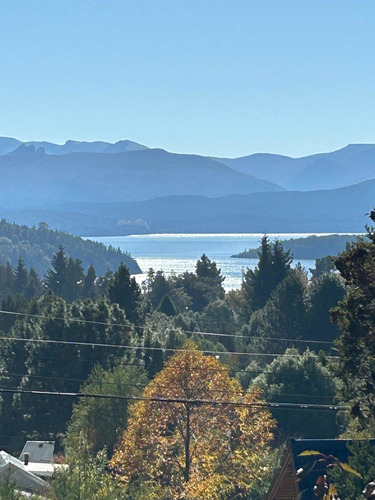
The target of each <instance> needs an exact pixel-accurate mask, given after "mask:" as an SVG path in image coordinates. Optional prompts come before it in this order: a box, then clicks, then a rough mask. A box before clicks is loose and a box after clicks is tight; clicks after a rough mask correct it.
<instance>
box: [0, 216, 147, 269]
mask: <svg viewBox="0 0 375 500" xmlns="http://www.w3.org/2000/svg"><path fill="white" fill-rule="evenodd" d="M61 245H62V246H63V247H64V249H65V251H66V253H67V254H68V255H74V257H75V258H78V259H80V260H81V262H82V266H83V268H84V269H85V270H87V269H88V268H89V266H90V265H92V266H93V267H94V268H95V270H96V271H97V273H99V274H105V273H106V271H107V270H108V269H110V270H111V271H115V270H116V269H117V268H118V267H119V265H120V263H121V262H124V264H126V266H127V267H128V268H129V270H130V272H131V273H132V274H136V273H140V272H141V270H140V268H139V266H138V264H137V262H136V261H135V260H134V259H133V258H132V257H131V256H130V255H129V254H127V253H124V252H121V250H120V249H116V248H113V247H111V246H109V247H106V246H105V245H103V244H102V243H97V242H94V241H90V240H84V239H82V238H80V237H78V236H73V235H71V234H69V233H66V232H61V231H57V230H53V229H50V228H49V227H48V225H47V224H45V223H43V222H41V223H40V224H39V225H38V227H36V226H32V227H27V226H20V225H18V224H14V223H13V224H12V223H9V222H7V221H6V220H5V219H2V220H1V221H0V255H1V262H2V263H3V264H6V263H7V262H9V263H10V264H11V265H12V266H16V265H17V262H18V259H19V258H22V259H23V261H24V263H25V265H26V267H27V268H31V267H32V268H33V269H34V270H35V271H36V272H37V273H38V274H39V275H41V276H44V275H45V273H46V272H47V270H48V269H49V268H50V266H51V259H52V256H53V255H54V253H55V252H56V251H57V250H58V249H59V247H60V246H61Z"/></svg>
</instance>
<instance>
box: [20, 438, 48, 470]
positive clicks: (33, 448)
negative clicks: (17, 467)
mask: <svg viewBox="0 0 375 500" xmlns="http://www.w3.org/2000/svg"><path fill="white" fill-rule="evenodd" d="M54 449H55V443H54V441H26V444H25V446H24V447H23V450H22V451H21V455H20V457H19V458H20V460H21V461H22V462H23V461H24V459H25V457H24V454H25V453H28V454H29V461H30V462H35V463H41V464H48V463H53V462H54V458H53V451H54Z"/></svg>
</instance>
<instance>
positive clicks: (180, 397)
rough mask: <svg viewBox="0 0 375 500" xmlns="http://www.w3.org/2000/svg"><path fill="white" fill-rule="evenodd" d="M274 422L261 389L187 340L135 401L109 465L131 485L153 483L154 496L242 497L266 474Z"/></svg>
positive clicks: (118, 476)
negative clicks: (246, 385)
mask: <svg viewBox="0 0 375 500" xmlns="http://www.w3.org/2000/svg"><path fill="white" fill-rule="evenodd" d="M273 428H274V421H273V420H272V418H271V416H270V413H269V412H268V410H267V409H266V408H265V407H264V406H263V401H262V400H261V394H260V391H259V390H257V389H255V390H253V392H251V393H246V394H245V393H244V392H243V390H242V389H241V386H240V384H239V382H238V381H237V380H235V379H233V378H231V377H230V376H229V369H228V368H227V367H226V366H225V365H223V364H221V363H220V362H219V361H218V359H216V358H215V357H212V356H205V355H204V353H203V352H201V351H199V350H198V349H197V347H196V345H195V344H194V343H193V342H192V341H188V342H187V343H186V344H185V346H184V348H183V349H181V350H179V351H178V352H176V354H175V355H174V356H173V357H172V358H171V359H170V360H169V362H168V363H167V364H166V365H165V368H164V369H163V370H162V371H161V372H160V373H159V374H158V375H157V376H156V377H155V379H154V380H153V381H152V382H151V383H150V384H149V386H148V387H147V388H146V389H145V391H144V393H143V400H141V401H139V402H138V403H136V404H134V405H133V407H132V410H131V416H130V419H129V424H128V428H127V430H126V431H125V433H124V435H123V438H122V440H121V442H120V443H119V444H118V446H117V450H116V452H115V454H114V457H113V459H112V462H111V466H112V468H113V471H114V473H115V475H116V477H117V479H118V481H119V482H121V483H122V484H123V485H124V487H125V488H130V489H131V488H132V485H133V486H134V485H138V486H137V487H144V486H145V485H146V484H147V485H148V486H147V487H148V491H152V488H155V496H154V497H153V496H152V493H150V495H151V496H148V498H158V499H161V498H169V499H177V498H186V499H198V498H199V499H211V500H212V499H220V498H225V497H226V496H227V495H229V494H231V493H236V498H241V496H242V495H245V494H246V492H247V491H248V490H249V488H251V485H252V483H253V482H254V481H256V480H259V478H260V476H261V475H262V474H264V472H265V470H264V469H265V468H264V467H263V461H262V458H263V457H265V456H266V455H267V453H268V451H269V443H270V441H271V440H272V430H273Z"/></svg>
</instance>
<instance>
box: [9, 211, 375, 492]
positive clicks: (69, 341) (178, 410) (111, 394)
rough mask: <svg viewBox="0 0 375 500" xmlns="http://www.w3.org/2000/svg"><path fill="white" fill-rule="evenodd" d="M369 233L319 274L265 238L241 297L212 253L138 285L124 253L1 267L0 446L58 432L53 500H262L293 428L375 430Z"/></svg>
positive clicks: (322, 265)
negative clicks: (101, 266)
mask: <svg viewBox="0 0 375 500" xmlns="http://www.w3.org/2000/svg"><path fill="white" fill-rule="evenodd" d="M373 218H374V219H375V214H373ZM368 231H369V233H368V235H369V238H368V239H361V240H359V241H358V242H353V243H351V244H350V245H349V247H348V249H347V250H346V252H344V253H343V254H341V255H340V256H339V257H338V258H336V257H331V258H327V259H318V260H317V261H316V266H315V268H314V269H312V272H311V278H309V277H308V274H307V271H306V270H305V269H303V268H302V267H301V266H297V267H294V268H293V267H292V261H293V257H292V255H291V253H290V252H289V251H285V250H284V248H283V246H282V244H281V242H279V241H276V242H274V243H272V242H270V241H269V239H268V238H267V237H266V236H265V237H264V238H263V239H262V245H261V249H260V251H259V261H258V264H257V266H256V268H255V269H248V270H247V272H246V273H245V274H244V276H243V282H242V286H241V288H240V289H239V290H237V291H231V292H229V293H225V291H224V288H223V281H224V278H223V277H222V275H221V272H220V269H219V268H218V267H217V265H216V263H215V262H213V261H211V260H210V259H209V257H207V256H206V255H205V254H203V255H202V257H201V258H200V259H199V260H198V261H197V263H196V268H195V271H194V272H185V273H183V274H180V275H176V274H172V275H170V276H166V275H165V274H164V273H163V272H162V271H156V272H155V271H154V270H152V269H150V270H149V272H148V275H147V279H146V280H145V281H144V283H143V284H142V286H139V285H138V284H137V283H136V282H135V280H134V278H131V276H130V271H129V269H128V268H127V266H126V265H125V264H124V263H121V264H120V265H119V266H118V268H117V269H116V270H115V272H107V273H105V275H101V274H100V273H97V272H96V270H95V268H94V267H93V266H90V267H89V268H88V269H87V271H85V270H84V269H83V267H82V264H81V262H80V259H78V258H76V257H75V256H72V255H69V254H68V253H67V252H66V249H65V248H64V247H63V246H62V245H61V246H60V247H59V249H58V250H57V251H56V252H55V253H54V254H53V257H52V259H51V266H50V268H49V270H48V272H47V273H46V274H45V276H43V277H40V276H38V274H37V273H36V272H35V271H34V270H33V269H31V270H30V271H29V270H28V269H27V268H26V267H25V263H24V261H23V259H22V258H20V259H19V260H18V263H17V266H15V267H12V266H11V265H10V264H9V263H8V264H6V265H5V264H2V265H0V284H1V290H0V292H1V294H0V300H1V301H2V303H1V312H0V330H1V344H0V345H1V351H0V354H1V372H0V376H1V385H0V391H1V404H0V426H1V434H2V442H3V448H4V449H5V450H7V451H9V452H11V453H14V454H17V452H19V451H20V449H21V448H22V446H23V444H24V442H25V440H26V439H43V440H44V439H52V440H56V442H57V446H56V449H55V451H56V454H57V455H58V456H59V460H60V461H61V460H63V461H66V463H68V464H69V468H68V469H66V470H65V471H63V472H60V473H59V474H57V475H56V477H54V478H53V479H52V490H51V491H50V492H49V493H48V494H47V497H48V495H49V497H48V498H51V499H52V498H54V499H60V498H61V499H62V498H73V499H76V498H77V499H78V498H81V499H86V498H87V499H89V498H105V499H117V498H126V499H133V498H142V499H143V498H146V499H148V498H149V499H154V498H155V499H156V498H158V499H165V500H167V499H177V498H189V499H193V498H203V499H207V500H210V499H212V498H218V499H228V500H229V499H231V498H247V499H251V500H261V499H264V498H265V495H266V492H267V488H268V486H269V484H270V481H271V479H272V476H273V475H274V473H275V470H276V467H277V464H278V460H279V458H280V453H279V450H280V449H282V448H283V443H284V442H285V439H286V438H287V437H307V438H334V437H337V436H339V435H342V434H343V433H346V434H345V435H350V436H351V437H353V436H355V435H359V434H358V433H359V432H361V433H364V432H371V429H372V426H373V425H374V424H373V421H374V416H373V415H374V404H373V396H372V394H373V387H372V385H371V384H372V383H371V380H372V379H371V377H372V376H373V374H372V372H371V371H370V370H372V364H373V362H374V361H373V359H374V358H373V353H372V348H371V345H372V344H371V342H370V337H369V334H368V332H372V329H373V325H372V320H371V317H372V316H371V315H365V316H363V317H362V316H361V315H358V314H357V313H356V309H357V308H360V307H363V306H364V307H369V310H370V309H371V303H372V302H371V301H372V294H373V291H372V287H373V283H372V281H373V272H372V271H371V269H372V268H373V266H372V260H373V255H374V254H375V251H374V248H375V247H374V241H375V237H374V232H373V231H372V230H371V228H369V229H368ZM335 265H337V268H336V267H335ZM362 268H363V269H366V274H365V275H364V274H363V273H362ZM338 271H339V272H338ZM358 280H359V281H358ZM358 286H359V288H358ZM330 311H333V318H334V319H335V321H336V323H337V324H338V325H339V326H340V328H341V332H340V330H339V328H338V326H337V324H336V323H335V322H332V321H331V313H330ZM353 318H355V321H354V320H353ZM342 332H343V333H342ZM358 336H363V338H366V344H357V342H356V340H355V339H356V338H358ZM365 346H366V347H365ZM337 348H338V349H339V359H338V358H337ZM357 355H358V356H361V359H362V358H363V360H364V363H363V364H361V368H359V367H358V365H357V364H356V362H355V356H357ZM364 377H368V378H366V379H365V380H366V381H368V383H367V385H365V386H362V385H361V384H359V383H358V380H359V379H363V378H364ZM35 391H37V392H35ZM47 393H48V394H47ZM63 394H65V396H64V395H63ZM83 396H85V397H83ZM338 403H340V404H341V406H340V408H354V413H356V417H357V418H356V419H355V420H354V421H353V422H351V423H350V422H349V412H348V411H346V412H343V411H341V413H340V412H338V407H337V406H336V405H337V404H338ZM277 405H279V406H277ZM280 405H281V406H280ZM306 410H308V412H309V413H308V414H309V418H308V419H307V418H306ZM356 433H357V434H356ZM362 435H364V434H362ZM356 459H358V460H359V458H358V457H356ZM360 486H361V485H360V484H357V483H356V484H354V483H353V485H352V486H351V487H353V488H354V489H355V488H357V490H358V488H359V487H360ZM9 488H11V486H9ZM356 498H360V497H359V496H357V497H356Z"/></svg>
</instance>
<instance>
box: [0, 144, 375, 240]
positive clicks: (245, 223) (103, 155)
mask: <svg viewBox="0 0 375 500" xmlns="http://www.w3.org/2000/svg"><path fill="white" fill-rule="evenodd" d="M0 175H1V179H2V182H1V184H0V206H1V207H2V208H1V209H0V216H1V217H3V218H7V219H8V220H12V221H15V222H20V223H23V224H29V225H32V224H36V223H38V222H40V221H45V222H47V223H48V224H49V225H50V226H52V227H56V228H58V229H63V230H67V231H70V232H73V233H74V234H80V235H97V236H99V235H104V234H106V235H108V234H114V235H115V234H131V233H144V232H278V231H283V232H292V231H296V232H325V231H328V232H331V231H332V232H346V231H350V232H351V231H353V232H356V231H357V232H358V231H362V230H363V226H364V224H365V223H366V216H365V214H366V213H367V212H369V211H370V210H371V209H372V208H373V206H374V204H375V203H374V202H375V145H372V144H354V145H348V146H346V147H344V148H342V149H340V150H338V151H334V152H331V153H321V154H316V155H311V156H306V157H302V158H291V157H287V156H281V155H274V154H253V155H250V156H245V157H242V158H234V159H230V158H209V157H204V156H199V155H189V154H174V153H169V152H167V151H165V150H162V149H149V148H147V147H146V146H143V145H141V144H137V143H135V142H132V141H126V140H124V141H119V142H117V143H115V144H110V143H108V142H102V141H96V142H78V141H67V142H66V143H65V144H64V145H58V144H53V143H51V142H45V141H34V142H26V143H22V142H21V141H18V140H17V139H13V138H0Z"/></svg>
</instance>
